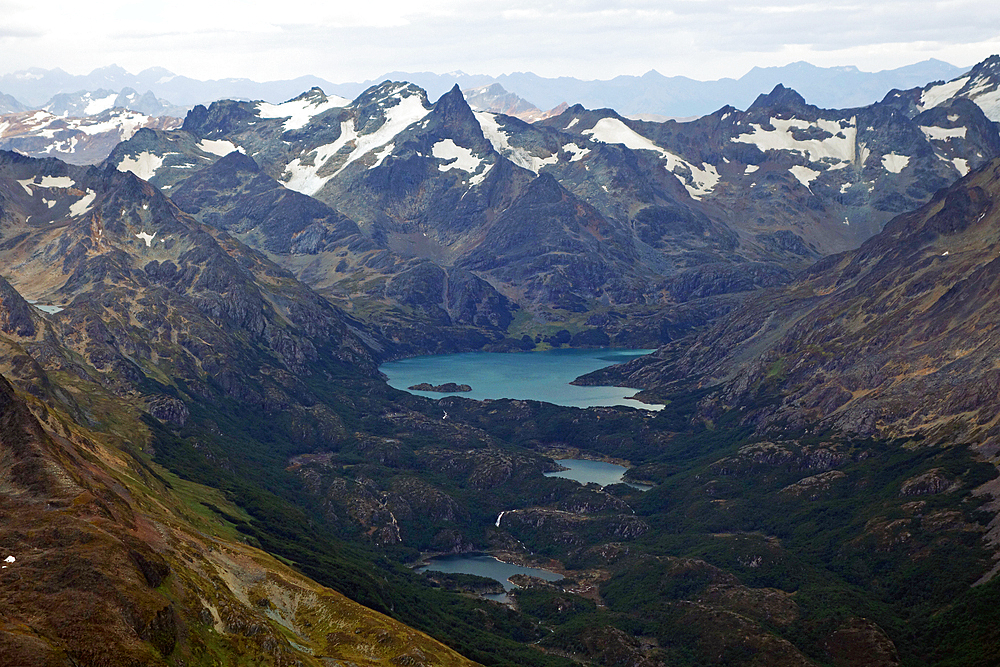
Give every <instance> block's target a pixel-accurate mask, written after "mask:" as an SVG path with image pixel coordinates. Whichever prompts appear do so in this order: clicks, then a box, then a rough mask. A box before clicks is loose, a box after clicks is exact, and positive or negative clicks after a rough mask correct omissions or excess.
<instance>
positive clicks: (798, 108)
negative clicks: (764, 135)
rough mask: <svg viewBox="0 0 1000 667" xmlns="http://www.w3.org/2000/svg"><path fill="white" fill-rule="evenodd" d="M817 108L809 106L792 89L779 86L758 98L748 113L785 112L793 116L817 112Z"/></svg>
mask: <svg viewBox="0 0 1000 667" xmlns="http://www.w3.org/2000/svg"><path fill="white" fill-rule="evenodd" d="M815 109H816V107H814V106H812V105H811V104H808V103H807V102H806V100H805V98H804V97H802V96H801V95H799V94H798V93H797V92H796V91H794V90H792V89H791V88H786V87H785V86H783V85H782V84H780V83H779V84H778V85H777V86H775V87H774V89H773V90H772V91H771V92H770V93H767V94H766V95H765V94H761V95H758V96H757V99H756V100H754V103H753V104H751V105H750V108H749V109H747V112H748V113H750V112H753V111H762V110H769V111H774V112H785V113H791V114H802V113H810V112H813V111H815Z"/></svg>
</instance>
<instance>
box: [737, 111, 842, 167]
mask: <svg viewBox="0 0 1000 667" xmlns="http://www.w3.org/2000/svg"><path fill="white" fill-rule="evenodd" d="M769 123H770V125H771V127H773V128H774V129H773V130H766V129H764V127H763V126H761V125H758V124H756V123H750V129H751V131H750V132H745V133H743V134H740V135H737V136H735V137H733V138H732V141H734V142H737V143H742V144H753V145H755V146H757V148H759V149H760V150H762V151H764V152H767V151H772V150H778V151H790V152H792V153H798V154H799V155H803V156H805V157H806V158H808V159H809V161H810V162H816V161H818V160H822V159H824V158H829V159H833V160H837V161H842V162H847V163H850V162H854V160H855V157H856V151H855V141H856V139H857V132H858V128H857V120H856V118H853V117H852V118H851V120H850V122H849V123H848V124H847V127H844V126H843V125H842V124H841V122H840V121H837V120H824V119H822V118H820V119H819V120H817V121H815V122H811V121H807V120H801V119H798V118H789V119H782V118H771V119H770V121H769ZM817 131H820V132H821V133H823V134H825V135H828V136H825V137H823V138H822V139H798V138H796V133H797V132H798V133H799V136H801V135H802V133H805V132H810V133H813V134H815V133H816V132H817Z"/></svg>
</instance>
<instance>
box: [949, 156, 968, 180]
mask: <svg viewBox="0 0 1000 667" xmlns="http://www.w3.org/2000/svg"><path fill="white" fill-rule="evenodd" d="M951 163H952V164H953V165H955V169H957V170H958V173H959V174H961V175H962V176H966V175H968V173H969V161H968V160H964V159H962V158H960V157H957V158H955V159H954V160H952V161H951Z"/></svg>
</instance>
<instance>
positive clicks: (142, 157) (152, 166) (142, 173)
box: [118, 151, 173, 181]
mask: <svg viewBox="0 0 1000 667" xmlns="http://www.w3.org/2000/svg"><path fill="white" fill-rule="evenodd" d="M167 155H173V153H167V154H165V155H156V154H155V153H150V152H149V151H143V152H142V153H139V154H138V155H136V156H135V157H132V156H131V155H126V156H125V157H123V158H122V161H121V162H119V163H118V171H121V172H126V171H130V172H132V173H133V174H135V175H136V176H138V177H139V178H141V179H142V180H144V181H148V180H149V179H151V178H152V177H153V176H155V175H156V170H157V169H159V168H160V167H162V166H163V158H164V157H166V156H167Z"/></svg>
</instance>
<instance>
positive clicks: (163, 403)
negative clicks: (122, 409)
mask: <svg viewBox="0 0 1000 667" xmlns="http://www.w3.org/2000/svg"><path fill="white" fill-rule="evenodd" d="M147 406H148V408H149V414H151V415H153V416H154V417H156V418H157V419H159V420H160V421H161V422H165V423H167V424H171V425H173V426H177V427H178V428H179V427H181V426H184V424H185V423H186V422H187V419H188V416H189V414H190V413H189V412H188V408H187V406H186V405H184V401H181V400H180V399H177V398H172V397H170V396H153V397H150V398H149V400H148V401H147Z"/></svg>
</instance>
